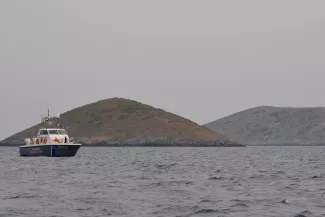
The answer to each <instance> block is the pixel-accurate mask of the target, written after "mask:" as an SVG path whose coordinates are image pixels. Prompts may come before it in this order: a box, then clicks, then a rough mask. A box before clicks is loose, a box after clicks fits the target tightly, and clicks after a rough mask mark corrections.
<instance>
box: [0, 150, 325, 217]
mask: <svg viewBox="0 0 325 217" xmlns="http://www.w3.org/2000/svg"><path fill="white" fill-rule="evenodd" d="M0 216H14V217H23V216H24V217H25V216H33V217H38V216H39V217H55V216H67V217H79V216H80V217H81V216H84V217H86V216H87V217H96V216H98V217H99V216H100V217H102V216H123V217H124V216H125V217H126V216H128V217H135V216H137V217H138V216H141V217H142V216H143V217H201V216H202V217H208V216H222V217H223V216H224V217H228V216H229V217H230V216H231V217H246V216H247V217H248V216H249V217H252V216H259V217H261V216H279V217H280V216H281V217H283V216H289V217H291V216H292V217H294V216H295V217H304V216H306V217H307V216H308V217H309V216H325V147H246V148H176V147H175V148H171V147H163V148H162V147H159V148H154V147H148V148H143V147H132V148H131V147H120V148H116V147H114V148H111V147H109V148H103V147H100V148H97V147H96V148H90V147H82V148H81V149H80V151H79V152H78V153H77V155H76V156H75V157H72V158H48V157H20V156H19V150H18V147H0Z"/></svg>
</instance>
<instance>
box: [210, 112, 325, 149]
mask: <svg viewBox="0 0 325 217" xmlns="http://www.w3.org/2000/svg"><path fill="white" fill-rule="evenodd" d="M204 126H205V127H207V128H209V129H211V130H215V131H217V132H220V133H222V134H223V135H225V136H227V138H229V139H231V140H234V141H236V142H238V143H241V144H245V145H280V146H281V145H324V144H325V108H321V107H315V108H292V107H273V106H259V107H255V108H251V109H247V110H244V111H241V112H238V113H235V114H232V115H230V116H227V117H224V118H221V119H219V120H216V121H212V122H210V123H207V124H205V125H204Z"/></svg>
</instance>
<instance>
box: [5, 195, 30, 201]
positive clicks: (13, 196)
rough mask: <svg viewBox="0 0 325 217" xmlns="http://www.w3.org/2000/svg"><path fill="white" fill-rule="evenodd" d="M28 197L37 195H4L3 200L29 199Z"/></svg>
mask: <svg viewBox="0 0 325 217" xmlns="http://www.w3.org/2000/svg"><path fill="white" fill-rule="evenodd" d="M28 198H36V196H33V195H28V194H20V195H19V194H18V195H12V196H7V197H4V198H3V200H10V199H28Z"/></svg>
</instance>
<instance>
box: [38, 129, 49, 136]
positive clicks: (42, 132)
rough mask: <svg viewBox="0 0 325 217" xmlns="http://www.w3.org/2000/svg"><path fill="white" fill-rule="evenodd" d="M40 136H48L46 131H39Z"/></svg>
mask: <svg viewBox="0 0 325 217" xmlns="http://www.w3.org/2000/svg"><path fill="white" fill-rule="evenodd" d="M39 134H40V135H49V132H48V131H47V130H40V132H39Z"/></svg>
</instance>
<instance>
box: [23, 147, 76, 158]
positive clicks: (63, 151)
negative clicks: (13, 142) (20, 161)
mask: <svg viewBox="0 0 325 217" xmlns="http://www.w3.org/2000/svg"><path fill="white" fill-rule="evenodd" d="M79 148H80V146H78V145H44V146H37V147H20V156H47V157H73V156H75V155H76V153H77V151H78V150H79Z"/></svg>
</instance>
